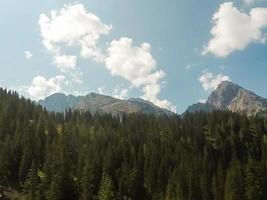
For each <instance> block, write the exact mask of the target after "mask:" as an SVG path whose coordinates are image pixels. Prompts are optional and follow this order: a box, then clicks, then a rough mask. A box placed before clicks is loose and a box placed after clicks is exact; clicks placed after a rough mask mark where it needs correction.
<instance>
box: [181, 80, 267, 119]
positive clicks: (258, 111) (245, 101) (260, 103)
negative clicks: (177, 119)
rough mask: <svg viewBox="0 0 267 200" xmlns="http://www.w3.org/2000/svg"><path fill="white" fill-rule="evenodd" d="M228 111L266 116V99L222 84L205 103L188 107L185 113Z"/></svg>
mask: <svg viewBox="0 0 267 200" xmlns="http://www.w3.org/2000/svg"><path fill="white" fill-rule="evenodd" d="M212 110H229V111H232V112H238V113H241V114H246V115H248V116H255V115H261V116H267V99H265V98H263V97H260V96H258V95H256V94H255V93H253V92H251V91H249V90H246V89H244V88H242V87H240V86H239V85H237V84H235V83H233V82H230V81H224V82H222V83H221V84H220V85H219V86H218V87H217V89H216V90H214V91H213V92H212V93H211V95H210V96H209V98H208V100H207V102H206V103H196V104H193V105H192V106H189V107H188V108H187V110H186V112H196V111H206V112H210V111H212Z"/></svg>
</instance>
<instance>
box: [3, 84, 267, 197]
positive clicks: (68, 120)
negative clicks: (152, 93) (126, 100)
mask: <svg viewBox="0 0 267 200" xmlns="http://www.w3.org/2000/svg"><path fill="white" fill-rule="evenodd" d="M12 188H13V189H16V190H18V191H20V192H21V193H23V198H24V199H28V200H145V199H147V200H264V199H267V194H266V193H267V120H266V119H262V118H251V119H248V118H247V117H246V116H243V115H242V116H241V115H238V114H234V113H230V112H219V111H216V112H213V113H210V114H207V113H201V112H200V113H196V114H186V115H185V116H183V117H179V116H173V117H167V116H162V117H155V116H148V115H139V114H134V115H129V116H126V115H125V116H120V117H112V116H111V115H98V114H96V115H94V116H92V115H91V114H90V113H87V112H86V113H80V112H78V111H74V112H72V111H70V110H69V111H66V112H65V114H60V113H49V112H47V111H45V110H44V109H43V108H42V107H40V106H37V105H35V104H34V103H32V102H31V101H30V100H27V99H24V98H19V96H18V94H16V93H14V92H10V91H6V90H4V89H0V199H5V198H7V196H8V195H6V194H8V190H10V189H12ZM4 196H5V197H4Z"/></svg>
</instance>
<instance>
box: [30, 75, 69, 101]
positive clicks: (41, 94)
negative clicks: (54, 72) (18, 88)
mask: <svg viewBox="0 0 267 200" xmlns="http://www.w3.org/2000/svg"><path fill="white" fill-rule="evenodd" d="M64 83H65V76H63V75H59V76H55V77H53V78H50V79H46V78H45V77H43V76H36V77H34V79H33V81H32V85H31V86H30V87H29V88H28V89H27V93H28V95H29V97H30V98H32V99H34V100H39V99H43V98H45V97H46V96H49V95H51V94H53V93H56V92H62V86H63V85H64Z"/></svg>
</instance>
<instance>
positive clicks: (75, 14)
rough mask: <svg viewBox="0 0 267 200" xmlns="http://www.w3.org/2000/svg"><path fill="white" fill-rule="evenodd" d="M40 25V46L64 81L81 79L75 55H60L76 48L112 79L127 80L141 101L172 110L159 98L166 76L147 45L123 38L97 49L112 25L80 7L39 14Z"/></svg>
mask: <svg viewBox="0 0 267 200" xmlns="http://www.w3.org/2000/svg"><path fill="white" fill-rule="evenodd" d="M39 25H40V32H41V36H42V38H43V45H44V46H45V48H46V49H47V50H48V51H49V52H50V53H51V54H52V57H53V59H52V64H53V65H55V66H56V67H57V68H58V69H59V70H60V71H61V72H62V73H64V75H65V78H66V79H67V78H72V79H73V81H72V82H74V81H76V82H78V81H79V80H80V79H81V78H80V77H79V74H80V73H77V71H79V68H78V69H77V66H76V63H77V58H78V57H77V55H67V54H66V53H62V52H63V50H64V49H66V48H70V47H78V49H79V55H80V56H81V57H82V58H85V59H91V60H94V61H96V62H98V63H102V64H103V65H105V67H106V68H107V69H108V70H109V72H110V73H111V75H112V76H119V77H121V78H123V79H125V80H127V81H128V82H129V83H130V87H129V89H130V88H137V89H140V90H141V91H142V93H143V95H142V98H144V99H146V100H149V101H151V102H153V103H154V104H156V105H158V106H160V107H163V108H168V109H171V110H173V111H174V110H175V107H174V106H173V105H172V104H171V102H169V101H167V100H160V99H159V98H158V96H159V93H160V91H161V89H162V87H163V82H164V81H163V78H164V77H165V73H164V71H163V70H161V69H158V66H157V62H156V60H155V59H154V58H153V56H152V54H151V52H150V50H151V45H150V44H148V43H142V44H141V45H140V46H134V44H133V43H134V42H133V39H131V38H127V37H123V38H120V39H118V40H116V39H113V41H111V42H110V43H107V46H105V47H102V48H100V44H99V40H100V39H101V36H103V35H109V34H110V32H111V30H112V25H107V24H105V23H103V22H102V21H101V20H100V18H99V17H98V16H96V15H95V14H93V13H90V12H88V11H87V10H86V9H85V7H84V6H83V4H68V5H65V6H64V8H62V9H61V10H58V11H55V10H53V11H51V12H50V13H49V14H45V13H42V14H41V15H40V17H39ZM73 74H76V75H75V76H73ZM80 81H81V80H80ZM68 82H70V81H68V80H66V83H67V84H68ZM68 85H69V84H68ZM129 89H124V90H122V91H114V93H113V95H114V96H115V97H119V98H125V97H126V96H127V95H128V90H129ZM37 96H40V95H37Z"/></svg>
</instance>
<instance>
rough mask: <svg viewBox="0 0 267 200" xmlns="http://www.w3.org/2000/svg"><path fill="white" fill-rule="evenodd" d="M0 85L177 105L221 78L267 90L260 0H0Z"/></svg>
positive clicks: (31, 93) (265, 9)
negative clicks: (95, 94)
mask: <svg viewBox="0 0 267 200" xmlns="http://www.w3.org/2000/svg"><path fill="white" fill-rule="evenodd" d="M0 27H1V28H0V55H1V59H0V70H1V71H0V72H1V73H0V85H1V86H3V87H7V88H9V89H12V90H16V91H18V92H19V94H21V95H23V96H26V97H29V98H31V99H33V100H39V99H43V98H45V97H46V96H49V95H51V94H53V93H57V92H63V93H66V94H73V95H85V94H88V93H90V92H96V93H100V94H104V95H111V96H114V97H116V98H120V99H127V98H131V97H140V98H143V99H146V100H149V101H151V102H153V103H154V104H156V105H158V106H160V107H163V108H167V109H170V110H172V111H176V112H177V113H181V112H183V111H184V110H185V109H186V108H187V106H188V105H191V104H193V103H196V102H205V101H206V100H207V98H208V96H209V94H210V93H211V92H212V91H213V90H214V89H215V88H216V87H217V86H218V84H220V83H221V82H222V81H225V80H230V81H233V82H235V83H237V84H239V85H241V86H242V87H244V88H247V89H249V90H252V91H254V92H255V93H256V94H258V95H260V96H263V97H267V88H266V85H267V78H266V77H267V44H266V42H267V1H266V0H236V1H232V2H230V1H222V0H213V1H210V0H202V1H201V2H198V3H196V1H195V0H194V1H193V0H180V1H177V0H168V1H166V0H146V1H144V0H135V1H131V0H78V1H70V0H46V1H34V0H25V1H17V0H1V1H0Z"/></svg>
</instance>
